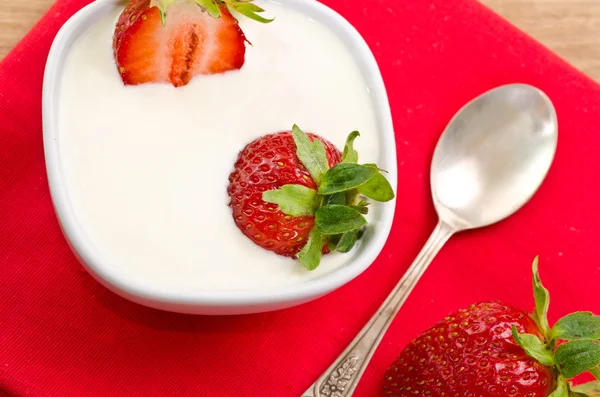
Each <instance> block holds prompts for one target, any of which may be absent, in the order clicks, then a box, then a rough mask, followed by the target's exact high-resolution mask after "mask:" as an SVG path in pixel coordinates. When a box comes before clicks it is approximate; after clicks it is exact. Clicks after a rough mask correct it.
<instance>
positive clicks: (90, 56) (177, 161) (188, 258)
mask: <svg viewBox="0 0 600 397" xmlns="http://www.w3.org/2000/svg"><path fill="white" fill-rule="evenodd" d="M257 4H258V5H260V6H262V7H263V8H265V9H266V10H267V12H266V13H265V14H268V15H269V16H274V17H275V18H276V19H275V21H274V22H272V23H271V24H266V25H263V24H260V23H257V22H254V21H251V20H249V19H247V18H245V17H240V18H239V19H240V26H241V27H242V29H243V31H244V32H245V34H246V36H247V38H248V40H250V41H251V42H252V46H250V45H248V46H247V52H246V62H245V65H244V66H243V68H242V69H241V70H239V71H232V72H228V73H225V74H222V75H212V76H200V77H196V78H194V79H193V80H192V81H191V82H190V83H189V84H188V85H187V86H185V87H181V88H174V87H172V86H171V85H167V84H148V85H142V86H128V87H126V86H124V85H123V83H122V81H121V79H120V76H119V74H118V72H117V68H116V66H115V63H114V59H113V54H112V35H113V29H114V25H115V21H116V20H117V18H118V15H119V14H120V12H121V10H122V9H117V10H115V11H114V12H112V13H110V14H108V15H106V16H105V17H102V18H101V19H100V20H99V21H98V22H97V23H96V24H95V25H93V26H91V27H90V28H89V29H88V31H87V32H85V33H84V34H83V35H82V36H80V37H79V38H78V40H77V41H76V42H75V43H74V45H73V46H72V48H71V50H70V53H69V55H68V57H67V61H66V65H65V68H64V71H63V74H62V76H61V88H60V102H59V125H60V135H59V148H60V158H61V161H62V164H61V166H62V168H63V172H64V174H65V179H66V187H67V190H68V194H69V199H70V201H71V204H72V206H73V209H74V212H75V214H76V216H77V218H78V220H79V222H80V224H81V225H82V227H83V229H84V230H85V233H86V234H87V237H88V238H89V240H90V241H92V243H93V244H94V247H95V249H96V250H97V251H98V252H99V253H100V255H101V256H103V258H104V259H105V260H106V262H107V263H111V264H113V266H115V267H118V269H119V271H121V272H122V273H123V274H125V275H127V276H128V277H132V278H135V279H136V280H138V281H140V282H144V283H148V284H151V285H159V286H161V287H163V288H165V287H166V288H174V289H178V290H252V289H264V288H269V287H281V286H286V285H292V284H296V283H301V282H303V281H306V280H308V279H312V278H316V277H320V276H323V275H324V274H327V273H329V272H332V271H334V270H336V269H337V268H339V267H340V266H344V264H345V263H346V262H347V261H348V260H349V259H350V258H351V256H352V254H344V255H343V254H330V255H326V256H324V258H323V260H322V261H321V265H320V266H319V267H318V268H317V269H316V270H314V271H308V270H306V269H304V268H303V266H302V265H301V264H300V263H298V262H297V261H295V260H293V259H290V258H284V257H280V256H277V255H275V254H273V253H271V252H269V251H266V250H264V249H262V248H260V247H258V246H256V245H254V244H253V243H252V242H251V241H250V240H249V239H247V238H246V237H245V236H244V235H243V234H242V233H241V232H240V231H239V230H238V229H237V227H236V226H235V224H234V222H233V219H232V215H231V209H230V208H229V207H228V202H229V197H228V196H227V191H226V189H227V184H228V176H229V173H230V172H231V171H232V169H233V163H234V162H235V160H236V157H237V154H238V152H239V151H240V150H241V149H242V148H243V147H244V146H245V145H246V144H247V143H249V142H251V141H252V140H254V139H256V138H258V137H259V136H262V135H265V134H268V133H272V132H278V131H283V130H289V129H291V127H292V125H293V124H294V123H296V124H298V125H299V126H300V127H301V128H302V129H304V130H305V131H310V132H314V133H317V134H319V135H321V136H323V137H325V138H326V139H328V140H329V141H331V142H333V143H334V144H336V145H337V146H338V147H339V148H340V149H342V148H343V145H344V142H345V139H346V137H347V135H348V133H350V132H351V131H353V130H359V131H360V132H361V137H360V138H358V139H357V141H356V144H355V146H356V148H357V149H358V150H359V153H360V156H361V163H372V162H377V160H378V158H379V147H380V146H379V140H378V131H377V124H376V118H375V112H374V109H373V105H372V102H371V98H370V95H369V91H368V88H367V85H366V82H365V80H364V79H363V77H362V75H361V72H360V70H359V68H358V66H357V64H356V62H355V60H354V58H353V57H352V55H351V53H350V52H349V51H348V49H347V48H346V47H345V45H344V43H343V42H342V41H341V40H340V39H339V38H338V37H337V36H336V35H335V34H334V33H333V32H332V31H330V30H329V29H328V28H327V27H326V26H324V25H322V24H321V23H318V22H316V21H314V20H311V19H309V18H308V17H306V16H305V15H303V14H301V13H299V12H297V11H294V10H292V9H290V8H287V7H285V6H283V5H279V4H276V3H271V2H260V1H258V2H257ZM374 205H375V206H376V205H378V204H374Z"/></svg>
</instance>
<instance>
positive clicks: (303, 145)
mask: <svg viewBox="0 0 600 397" xmlns="http://www.w3.org/2000/svg"><path fill="white" fill-rule="evenodd" d="M292 136H293V137H294V143H295V144H296V154H297V155H298V158H299V159H300V161H301V162H302V164H303V165H304V166H305V167H306V169H307V170H308V172H309V174H310V176H312V178H313V180H314V181H315V183H316V184H317V186H320V184H321V180H322V179H323V175H325V173H326V172H327V171H328V170H329V163H328V162H327V156H326V154H325V146H323V142H321V141H320V140H319V139H315V140H314V141H311V140H310V138H309V137H308V135H306V134H305V133H304V132H303V131H302V130H301V129H300V128H299V127H298V126H297V125H294V127H293V128H292ZM332 193H337V192H331V193H322V194H332Z"/></svg>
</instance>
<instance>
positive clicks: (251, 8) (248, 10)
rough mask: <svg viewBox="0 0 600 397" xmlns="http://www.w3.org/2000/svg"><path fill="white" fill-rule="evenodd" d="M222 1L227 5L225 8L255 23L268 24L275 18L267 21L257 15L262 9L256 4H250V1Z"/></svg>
mask: <svg viewBox="0 0 600 397" xmlns="http://www.w3.org/2000/svg"><path fill="white" fill-rule="evenodd" d="M223 1H225V4H227V6H228V7H229V8H230V9H232V10H235V11H237V12H239V13H240V14H242V15H244V16H245V17H248V18H250V19H252V20H254V21H256V22H261V23H270V22H273V21H274V20H275V18H272V19H268V18H265V17H263V16H261V15H258V14H259V13H262V12H264V11H265V10H264V9H262V8H261V7H259V6H257V5H256V4H252V3H251V2H250V1H243V0H223Z"/></svg>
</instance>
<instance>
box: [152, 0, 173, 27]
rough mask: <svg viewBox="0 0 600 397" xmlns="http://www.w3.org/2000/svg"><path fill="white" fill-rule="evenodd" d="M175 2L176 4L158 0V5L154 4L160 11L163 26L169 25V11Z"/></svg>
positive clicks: (167, 0)
mask: <svg viewBox="0 0 600 397" xmlns="http://www.w3.org/2000/svg"><path fill="white" fill-rule="evenodd" d="M174 2H175V0H156V3H154V4H156V6H157V7H158V10H159V11H160V19H161V22H162V24H163V26H165V25H166V24H167V9H168V8H169V6H170V5H171V4H173V3H174Z"/></svg>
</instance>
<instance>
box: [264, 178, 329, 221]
mask: <svg viewBox="0 0 600 397" xmlns="http://www.w3.org/2000/svg"><path fill="white" fill-rule="evenodd" d="M262 198H263V200H264V201H266V202H267V203H273V204H277V205H278V206H279V208H280V209H281V211H282V212H283V213H284V214H287V215H291V216H314V215H315V211H316V210H317V208H319V201H320V200H319V199H318V197H317V192H316V191H315V190H313V189H310V188H308V187H306V186H302V185H283V186H282V187H281V188H280V189H277V190H269V191H266V192H264V193H263V195H262Z"/></svg>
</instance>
